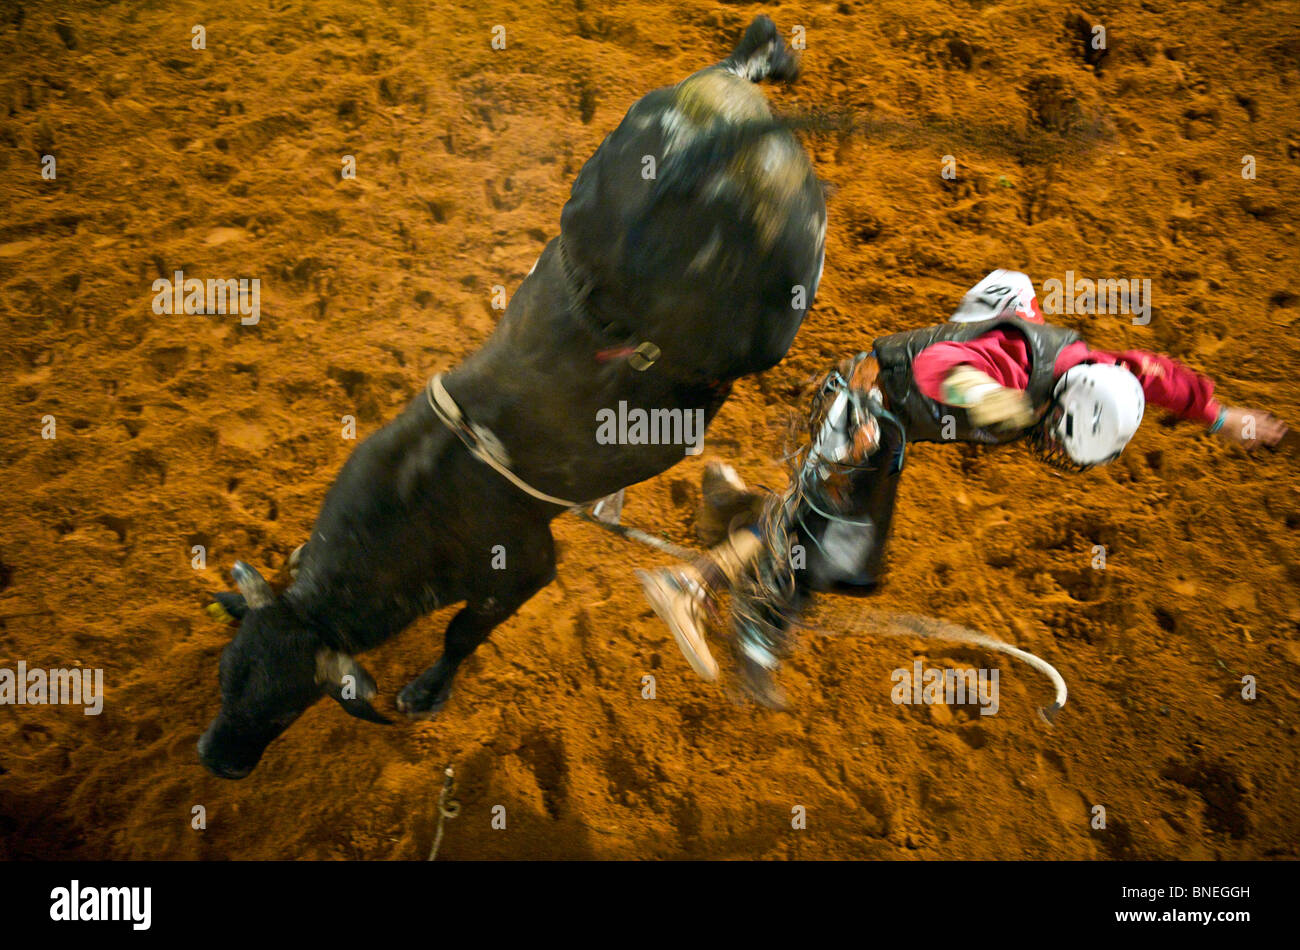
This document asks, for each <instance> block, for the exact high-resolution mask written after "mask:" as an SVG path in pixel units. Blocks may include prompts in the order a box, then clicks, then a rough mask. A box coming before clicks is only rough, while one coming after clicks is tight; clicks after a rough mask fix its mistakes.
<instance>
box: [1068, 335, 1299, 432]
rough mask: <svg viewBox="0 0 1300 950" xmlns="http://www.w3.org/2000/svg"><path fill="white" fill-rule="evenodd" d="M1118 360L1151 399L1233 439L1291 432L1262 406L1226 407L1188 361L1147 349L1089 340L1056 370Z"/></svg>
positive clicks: (1070, 352) (1071, 350) (1077, 345)
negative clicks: (1101, 345)
mask: <svg viewBox="0 0 1300 950" xmlns="http://www.w3.org/2000/svg"><path fill="white" fill-rule="evenodd" d="M1085 362H1087V363H1118V364H1120V365H1121V366H1124V367H1127V368H1128V370H1129V372H1131V373H1132V374H1133V375H1134V376H1136V377H1137V378H1138V381H1139V382H1140V383H1141V384H1142V391H1143V393H1145V394H1146V399H1147V402H1149V403H1151V404H1152V405H1156V406H1159V407H1160V408H1162V409H1166V410H1168V411H1169V412H1171V413H1173V414H1174V415H1175V416H1177V417H1178V418H1179V419H1187V420H1191V421H1193V422H1200V423H1202V424H1203V425H1205V426H1208V427H1209V430H1210V431H1211V432H1214V433H1216V434H1218V435H1219V436H1221V437H1222V438H1224V439H1226V440H1228V441H1229V442H1237V443H1240V444H1242V445H1245V446H1246V447H1247V448H1254V447H1255V445H1257V444H1258V443H1261V442H1262V443H1263V444H1265V445H1276V444H1277V443H1278V442H1279V441H1280V440H1281V439H1282V437H1283V436H1284V435H1286V432H1287V427H1286V425H1285V424H1284V423H1283V422H1282V421H1281V420H1280V419H1278V418H1277V417H1276V416H1274V415H1272V414H1271V413H1269V412H1265V411H1264V410H1260V409H1246V408H1241V407H1236V406H1225V405H1224V404H1223V403H1221V402H1219V401H1218V400H1217V399H1215V398H1214V381H1213V380H1212V379H1210V378H1209V377H1208V376H1203V375H1201V374H1200V373H1197V372H1196V371H1195V370H1192V369H1191V368H1189V367H1187V366H1184V365H1183V364H1182V363H1180V362H1178V361H1177V360H1175V359H1172V358H1170V357H1168V356H1162V355H1161V354H1159V353H1148V352H1146V351H1144V350H1126V351H1123V352H1108V351H1105V350H1091V349H1089V348H1088V345H1087V344H1086V343H1084V342H1083V341H1079V342H1077V343H1072V344H1070V345H1069V346H1067V347H1066V348H1065V349H1064V350H1062V351H1061V355H1060V356H1059V357H1057V360H1056V367H1055V369H1056V374H1057V376H1060V375H1061V374H1063V373H1064V372H1065V371H1066V370H1068V369H1070V368H1071V367H1073V366H1076V365H1078V364H1079V363H1085Z"/></svg>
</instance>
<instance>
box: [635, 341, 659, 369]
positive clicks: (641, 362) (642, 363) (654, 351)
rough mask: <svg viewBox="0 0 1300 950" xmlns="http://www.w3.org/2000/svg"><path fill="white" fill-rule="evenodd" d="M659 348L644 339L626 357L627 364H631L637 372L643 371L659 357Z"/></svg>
mask: <svg viewBox="0 0 1300 950" xmlns="http://www.w3.org/2000/svg"><path fill="white" fill-rule="evenodd" d="M659 356H660V350H659V347H657V346H655V345H654V344H653V343H651V342H650V341H649V340H646V341H645V342H644V343H642V344H641V345H640V346H638V347H637V348H636V349H635V350H633V351H632V355H631V356H629V357H628V358H627V365H628V366H631V367H632V368H633V369H634V370H636V371H637V372H638V373H644V372H645V371H646V370H648V369H649V368H650V367H651V366H654V364H655V362H656V361H657V360H658V359H659Z"/></svg>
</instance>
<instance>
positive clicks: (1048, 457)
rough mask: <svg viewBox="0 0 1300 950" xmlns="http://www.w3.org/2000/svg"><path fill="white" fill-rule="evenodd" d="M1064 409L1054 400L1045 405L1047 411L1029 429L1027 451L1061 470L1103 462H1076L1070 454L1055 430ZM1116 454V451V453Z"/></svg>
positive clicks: (1083, 468)
mask: <svg viewBox="0 0 1300 950" xmlns="http://www.w3.org/2000/svg"><path fill="white" fill-rule="evenodd" d="M1064 416H1065V410H1064V409H1063V408H1062V406H1061V404H1060V403H1059V402H1057V401H1056V400H1053V401H1052V404H1051V405H1050V406H1048V407H1047V412H1045V413H1043V417H1042V418H1041V419H1040V420H1039V421H1038V424H1037V425H1035V426H1034V427H1033V428H1032V429H1030V430H1029V452H1030V454H1031V455H1033V456H1034V458H1036V459H1038V460H1039V461H1040V462H1046V463H1047V464H1048V465H1050V466H1052V468H1055V469H1059V470H1061V471H1063V472H1086V471H1087V470H1088V469H1090V468H1094V467H1095V466H1096V465H1102V464H1105V463H1103V462H1094V463H1093V464H1091V465H1085V464H1083V463H1081V462H1076V461H1075V460H1074V459H1073V458H1072V457H1071V456H1070V452H1069V450H1068V449H1067V448H1066V447H1065V443H1064V442H1062V441H1061V440H1060V438H1058V437H1057V431H1058V428H1059V427H1060V425H1061V423H1062V422H1063V421H1064ZM1116 454H1117V455H1118V453H1116ZM1107 461H1110V459H1107Z"/></svg>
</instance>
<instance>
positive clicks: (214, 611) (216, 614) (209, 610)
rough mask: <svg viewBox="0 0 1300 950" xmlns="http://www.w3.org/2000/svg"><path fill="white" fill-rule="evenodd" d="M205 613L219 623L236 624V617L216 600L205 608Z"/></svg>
mask: <svg viewBox="0 0 1300 950" xmlns="http://www.w3.org/2000/svg"><path fill="white" fill-rule="evenodd" d="M203 612H204V613H205V614H207V615H208V616H209V617H211V618H212V619H213V620H215V621H216V622H217V623H234V622H235V617H234V616H233V615H232V614H231V613H230V612H229V611H227V610H226V608H225V607H222V606H221V605H220V604H219V603H217V602H216V601H215V600H214V601H213V602H212V603H210V604H208V605H207V606H206V607H204V608H203Z"/></svg>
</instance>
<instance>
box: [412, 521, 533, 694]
mask: <svg viewBox="0 0 1300 950" xmlns="http://www.w3.org/2000/svg"><path fill="white" fill-rule="evenodd" d="M529 548H530V549H531V554H532V556H531V558H530V560H529V563H528V564H527V565H525V566H524V567H523V569H516V570H512V571H510V572H509V573H508V574H506V576H504V577H502V578H501V579H500V580H501V581H502V582H504V583H498V584H497V585H494V589H493V591H492V593H490V594H486V595H484V596H482V597H477V598H471V599H470V600H469V602H468V603H467V604H466V605H465V606H464V607H463V608H461V610H460V612H459V613H457V614H456V616H454V617H452V618H451V623H449V624H447V632H446V634H445V635H444V637H443V652H442V656H440V657H438V662H436V663H434V664H433V666H431V667H429V668H428V669H427V670H425V671H424V672H423V673H421V674H420V675H419V676H417V677H416V678H415V679H413V680H411V682H409V683H407V684H406V688H405V689H403V690H402V692H401V693H400V694H398V697H397V708H398V709H400V710H401V711H402V712H404V713H406V715H408V716H410V717H411V718H412V719H423V718H429V717H431V716H434V715H436V714H437V713H438V711H439V710H441V709H442V707H443V706H445V705H446V704H447V700H448V699H450V698H451V687H452V682H453V680H454V679H455V677H456V671H457V670H458V669H460V665H461V663H463V662H464V661H465V660H466V658H467V657H469V655H470V654H472V653H473V652H474V651H475V650H476V649H478V646H479V644H480V643H482V642H483V641H484V640H486V639H487V638H488V634H490V633H491V632H492V630H493V628H494V627H496V626H497V625H498V624H500V623H502V622H504V621H505V620H507V619H508V618H509V617H510V616H511V615H512V614H514V612H515V611H516V610H518V609H519V608H520V607H522V606H523V605H524V603H525V602H527V601H528V599H529V598H530V597H532V596H533V594H535V593H537V592H538V591H539V590H541V589H542V588H543V587H545V586H546V585H547V584H549V583H550V582H551V581H552V580H554V579H555V548H554V542H553V541H552V540H551V536H550V531H549V530H547V531H546V536H545V544H544V545H537V546H529ZM503 573H505V572H503Z"/></svg>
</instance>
